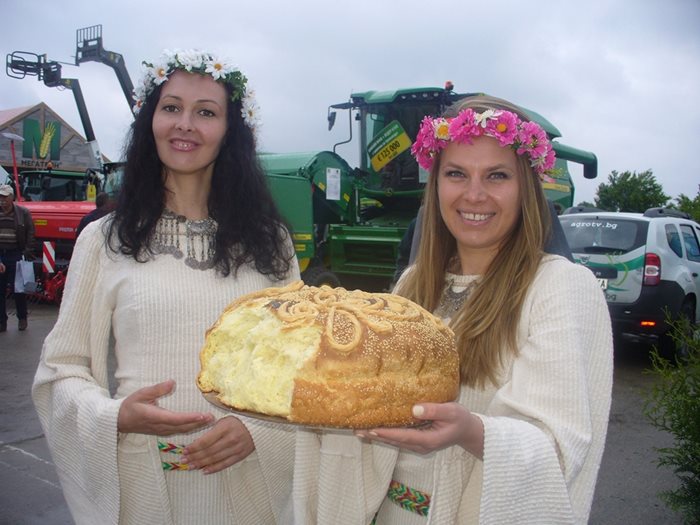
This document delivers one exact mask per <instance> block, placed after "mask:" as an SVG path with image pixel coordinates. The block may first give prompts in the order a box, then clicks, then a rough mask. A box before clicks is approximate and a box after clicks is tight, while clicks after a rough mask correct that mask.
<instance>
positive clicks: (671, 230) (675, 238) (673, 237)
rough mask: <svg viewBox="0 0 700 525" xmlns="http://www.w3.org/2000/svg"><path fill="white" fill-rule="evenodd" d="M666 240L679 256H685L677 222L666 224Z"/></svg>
mask: <svg viewBox="0 0 700 525" xmlns="http://www.w3.org/2000/svg"><path fill="white" fill-rule="evenodd" d="M666 242H667V243H668V247H669V248H671V249H672V250H673V253H675V254H676V255H677V256H678V257H683V248H681V236H680V234H679V233H678V229H677V228H676V225H675V224H667V225H666Z"/></svg>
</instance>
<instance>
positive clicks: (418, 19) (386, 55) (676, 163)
mask: <svg viewBox="0 0 700 525" xmlns="http://www.w3.org/2000/svg"><path fill="white" fill-rule="evenodd" d="M0 13H1V14H2V21H3V24H2V26H3V28H2V35H1V36H0V51H2V54H3V55H7V54H8V53H11V52H13V51H29V52H34V53H37V54H44V53H45V54H46V55H47V56H48V59H49V60H56V61H60V62H67V63H70V64H74V61H75V58H74V54H75V32H76V30H77V29H79V28H82V27H87V26H91V25H97V24H102V30H103V40H104V47H105V49H107V50H109V51H114V52H117V53H121V54H122V55H123V56H124V58H125V60H126V64H127V68H128V70H129V72H130V74H131V77H132V80H133V81H134V82H136V81H137V79H138V77H139V72H140V63H141V61H142V60H145V59H146V60H153V59H155V58H156V57H157V56H158V55H159V54H160V51H161V50H162V49H164V48H169V49H172V48H190V47H196V48H200V49H207V50H213V51H216V52H219V53H220V54H221V55H225V56H227V57H230V58H232V59H233V60H234V61H235V62H236V63H237V64H238V66H239V67H240V68H241V70H242V71H243V72H244V74H245V75H246V76H247V77H248V78H249V80H250V82H251V85H253V86H254V87H255V89H256V92H257V98H258V102H259V104H260V106H261V109H262V119H263V127H262V129H261V133H260V147H261V149H264V150H265V151H275V152H292V151H310V150H323V149H331V148H332V146H333V144H334V143H335V142H339V141H341V140H343V139H344V138H345V135H346V134H347V126H346V125H344V124H345V123H346V121H345V120H343V119H342V118H339V119H338V123H337V124H336V127H335V128H334V130H333V131H332V132H328V131H327V124H326V111H327V108H328V106H329V105H330V104H334V103H338V102H343V101H346V100H347V99H348V98H349V95H350V93H352V92H353V91H367V90H372V89H376V90H388V89H395V88H399V87H416V86H442V85H443V84H444V82H445V81H446V80H451V81H452V82H453V83H454V84H455V91H457V92H476V91H480V92H485V93H488V94H491V95H495V96H499V97H502V98H506V99H509V100H511V101H513V102H515V103H518V104H520V105H522V106H525V107H527V108H529V109H532V110H535V111H537V112H538V113H540V114H541V115H543V116H544V117H546V118H547V119H549V120H550V121H551V122H552V123H553V124H554V125H555V126H557V127H558V128H559V130H560V131H561V133H562V138H561V139H559V140H560V141H561V142H563V143H565V144H568V145H570V146H574V147H577V148H580V149H584V150H588V151H592V152H594V153H595V154H596V155H597V156H598V178H597V179H594V180H584V179H583V176H582V174H581V170H580V169H579V168H578V167H577V166H576V167H573V169H572V170H571V171H572V173H573V175H574V178H575V183H576V196H575V202H577V203H578V202H580V201H582V200H588V201H592V200H593V198H594V196H595V191H596V189H597V187H598V185H599V184H600V183H601V182H605V181H607V178H608V175H609V174H610V172H611V171H613V170H617V171H618V172H622V171H635V172H637V173H639V172H642V171H645V170H648V169H651V170H652V171H653V173H654V175H655V176H656V179H657V180H658V181H659V182H660V183H661V184H662V186H663V189H664V191H665V192H666V194H668V195H670V196H671V197H673V198H675V197H677V196H678V195H679V194H681V193H684V194H685V195H687V196H689V197H695V196H696V195H697V193H698V184H699V183H700V170H699V169H698V160H699V159H700V156H699V155H698V150H699V149H700V1H699V0H665V1H662V0H634V1H632V0H627V1H623V0H608V1H604V0H593V1H588V2H573V1H564V0H536V1H534V2H523V1H522V0H504V1H498V0H492V1H490V2H484V1H480V2H477V1H474V0H461V1H456V2H455V1H452V2H435V1H427V0H423V1H418V0H402V1H400V2H399V1H394V2H387V1H382V0H358V1H354V2H350V1H342V0H335V1H332V0H323V1H304V0H298V1H296V2H291V1H281V0H269V1H265V0H262V1H258V2H250V1H248V2H241V1H235V0H230V1H226V2H224V1H213V0H196V1H188V2H181V1H178V0H168V1H164V0H140V1H138V2H136V1H132V0H122V1H120V2H114V1H109V2H107V1H102V0H93V1H90V2H85V1H84V0H59V1H56V0H50V1H49V0H0ZM70 64H69V65H64V67H63V76H64V77H65V78H77V79H79V81H80V85H81V88H82V91H83V94H84V97H85V100H86V104H87V107H88V110H89V113H90V118H91V121H92V125H93V128H94V131H95V134H96V136H97V140H98V142H99V144H100V147H101V149H102V152H103V153H104V154H105V155H107V156H108V157H109V158H110V159H111V160H118V159H119V158H120V157H121V148H122V143H123V139H124V136H125V134H126V132H127V129H128V126H129V124H130V122H131V114H130V111H129V107H128V106H127V103H126V99H125V98H124V96H123V94H122V92H121V89H120V87H119V83H118V82H117V78H116V76H115V74H114V73H113V72H112V70H111V69H110V68H108V67H107V66H104V65H102V64H98V63H85V64H83V65H81V66H80V67H75V66H74V65H70ZM40 101H43V102H45V103H46V104H48V105H49V106H50V107H51V108H52V109H53V110H54V111H56V112H57V113H58V114H59V115H60V116H61V117H62V118H63V119H64V120H66V121H67V122H68V123H69V124H70V125H71V126H72V127H73V128H75V129H76V130H77V131H79V132H80V133H81V134H84V131H83V127H82V125H81V123H80V119H79V116H78V111H77V109H76V106H75V102H74V99H73V96H72V94H71V93H70V91H60V90H58V89H56V88H48V87H46V86H44V85H43V83H41V82H37V80H36V79H35V78H29V77H28V78H25V79H23V80H16V79H12V78H9V77H8V76H7V75H5V74H0V110H1V109H10V108H14V107H20V106H29V105H33V104H36V103H38V102H40ZM339 117H340V115H339ZM340 152H341V153H342V154H343V155H344V156H346V157H348V158H349V159H351V163H352V159H356V158H357V155H356V154H354V152H352V153H351V152H350V151H349V150H342V149H341V150H340ZM353 155H354V157H353Z"/></svg>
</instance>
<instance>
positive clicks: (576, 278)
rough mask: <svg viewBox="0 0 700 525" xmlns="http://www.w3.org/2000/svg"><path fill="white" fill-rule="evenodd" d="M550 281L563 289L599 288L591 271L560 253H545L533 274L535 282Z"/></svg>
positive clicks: (543, 282)
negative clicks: (534, 274)
mask: <svg viewBox="0 0 700 525" xmlns="http://www.w3.org/2000/svg"><path fill="white" fill-rule="evenodd" d="M545 283H550V284H552V285H554V286H561V287H562V288H564V289H567V290H570V289H571V288H580V287H592V288H599V286H598V283H597V282H596V280H595V276H594V275H593V272H591V271H590V270H589V269H588V268H586V267H585V266H583V265H581V264H576V263H573V262H571V261H569V260H568V259H566V258H565V257H562V256H560V255H549V254H547V255H545V256H544V257H543V258H542V261H541V262H540V266H539V268H538V269H537V275H536V276H535V284H539V285H543V284H545Z"/></svg>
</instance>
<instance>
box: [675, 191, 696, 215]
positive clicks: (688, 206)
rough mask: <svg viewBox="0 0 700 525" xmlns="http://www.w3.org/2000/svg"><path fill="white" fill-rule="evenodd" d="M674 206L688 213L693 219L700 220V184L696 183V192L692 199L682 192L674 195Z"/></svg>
mask: <svg viewBox="0 0 700 525" xmlns="http://www.w3.org/2000/svg"><path fill="white" fill-rule="evenodd" d="M676 203H677V204H676V207H677V208H678V209H679V210H681V211H684V212H686V213H688V214H689V215H690V216H691V217H692V218H693V220H695V221H697V222H700V184H698V194H697V195H696V196H695V198H694V199H691V198H690V197H686V196H685V195H683V194H682V193H681V194H680V195H679V196H678V197H676Z"/></svg>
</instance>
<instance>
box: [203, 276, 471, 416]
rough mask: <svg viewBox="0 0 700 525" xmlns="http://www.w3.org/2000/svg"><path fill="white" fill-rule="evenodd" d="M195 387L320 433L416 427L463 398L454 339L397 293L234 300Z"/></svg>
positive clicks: (324, 290)
mask: <svg viewBox="0 0 700 525" xmlns="http://www.w3.org/2000/svg"><path fill="white" fill-rule="evenodd" d="M200 361H201V371H200V373H199V376H198V378H197V384H198V386H199V388H200V390H202V392H216V393H217V397H218V400H219V401H220V402H221V403H223V404H224V405H226V406H229V407H231V408H234V409H238V410H244V411H250V412H255V413H260V414H266V415H270V416H279V417H283V418H286V419H287V420H288V421H291V422H296V423H302V424H308V425H312V426H330V427H340V428H368V427H376V426H400V425H407V424H411V423H414V422H415V420H414V419H413V417H412V415H411V408H412V406H413V405H414V404H416V403H419V402H446V401H452V400H454V399H455V398H456V397H457V394H458V391H459V357H458V355H457V351H456V349H455V343H454V334H453V333H452V331H451V330H450V329H449V328H448V327H447V326H446V325H445V324H444V323H443V322H442V321H441V320H440V319H438V318H437V317H435V316H433V315H432V314H431V313H430V312H428V311H426V310H425V309H423V308H421V307H420V306H418V305H417V304H415V303H413V302H411V301H409V300H407V299H404V298H402V297H399V296H396V295H392V294H382V293H367V292H363V291H360V290H355V291H347V290H345V289H344V288H329V287H327V286H322V287H320V288H316V287H311V286H304V285H303V283H302V282H301V281H299V282H297V283H294V284H292V285H290V286H288V287H286V288H267V289H265V290H261V291H259V292H255V293H252V294H248V295H246V296H243V297H241V298H239V299H238V300H236V301H234V302H233V303H232V304H231V305H229V306H228V307H227V308H226V310H225V311H224V312H223V313H222V315H221V317H220V318H219V319H218V320H217V321H216V323H215V324H214V325H213V326H212V327H211V328H210V329H209V330H208V331H207V334H206V342H205V345H204V348H203V349H202V351H201V353H200Z"/></svg>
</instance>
